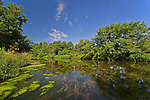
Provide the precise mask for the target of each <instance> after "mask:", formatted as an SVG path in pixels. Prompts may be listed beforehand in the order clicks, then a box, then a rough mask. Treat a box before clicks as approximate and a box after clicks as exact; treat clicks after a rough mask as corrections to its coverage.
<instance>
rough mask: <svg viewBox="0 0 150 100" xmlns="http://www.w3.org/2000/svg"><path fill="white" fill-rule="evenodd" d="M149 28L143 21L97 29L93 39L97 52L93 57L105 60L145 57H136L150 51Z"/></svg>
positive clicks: (141, 58)
mask: <svg viewBox="0 0 150 100" xmlns="http://www.w3.org/2000/svg"><path fill="white" fill-rule="evenodd" d="M149 31H150V28H149V27H147V26H146V24H145V23H144V22H142V23H140V22H130V23H123V24H112V25H110V26H109V25H107V26H106V27H102V28H100V29H99V30H98V31H97V35H96V37H95V39H94V42H95V48H96V49H97V52H96V53H95V55H94V59H107V60H112V59H115V60H123V59H126V60H129V58H130V57H131V56H132V57H131V58H133V59H135V60H139V59H140V61H142V60H144V59H145V58H143V57H142V56H141V57H137V56H139V55H145V54H146V53H148V52H149V51H150V49H149V48H150V36H149Z"/></svg>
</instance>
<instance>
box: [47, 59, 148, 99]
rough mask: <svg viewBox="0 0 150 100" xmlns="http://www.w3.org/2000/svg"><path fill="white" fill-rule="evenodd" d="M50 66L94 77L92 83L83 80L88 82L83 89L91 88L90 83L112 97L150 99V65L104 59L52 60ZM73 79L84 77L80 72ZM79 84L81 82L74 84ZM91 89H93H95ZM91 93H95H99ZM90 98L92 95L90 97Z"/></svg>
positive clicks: (51, 69)
mask: <svg viewBox="0 0 150 100" xmlns="http://www.w3.org/2000/svg"><path fill="white" fill-rule="evenodd" d="M47 65H48V66H49V70H50V71H54V72H55V71H60V72H61V73H63V74H66V73H70V74H71V73H72V74H73V73H74V72H73V71H74V69H75V70H76V71H78V72H79V73H80V75H83V76H84V75H86V76H90V78H91V79H89V80H90V81H91V83H92V84H91V85H89V83H88V82H89V81H88V82H87V81H86V80H84V81H83V83H82V82H80V83H82V84H84V85H83V86H82V85H80V89H81V87H85V86H86V88H87V86H92V85H94V86H96V87H94V86H92V88H93V89H94V88H98V90H99V93H100V94H103V95H105V96H106V97H109V99H114V98H115V99H119V100H120V99H132V100H138V99H139V100H141V99H142V100H143V99H144V100H147V99H148V98H150V92H149V91H148V88H150V73H149V72H150V69H148V66H149V65H148V64H146V65H144V64H143V63H138V64H135V63H133V62H101V61H71V62H65V61H56V62H55V61H51V63H48V64H47ZM52 66H53V67H52ZM83 76H82V77H83ZM72 78H73V79H76V80H79V79H81V77H80V78H79V79H78V78H77V74H75V75H74V76H72ZM84 79H86V78H84ZM87 79H88V78H87ZM69 80H71V79H68V80H66V81H67V82H68V81H69ZM81 80H83V79H81ZM93 83H96V85H95V84H93ZM66 84H68V83H66ZM76 86H78V85H75V86H74V87H76ZM81 90H82V89H81ZM83 90H86V89H83ZM86 91H88V90H86ZM89 91H92V92H93V90H92V89H91V90H89ZM95 92H97V91H95ZM89 94H92V95H93V94H95V93H89ZM80 95H83V93H80ZM87 97H88V98H90V96H87ZM91 98H93V97H91ZM99 99H100V98H99Z"/></svg>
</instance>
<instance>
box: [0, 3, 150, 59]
mask: <svg viewBox="0 0 150 100" xmlns="http://www.w3.org/2000/svg"><path fill="white" fill-rule="evenodd" d="M22 11H23V7H21V6H19V7H18V6H16V4H15V3H14V4H13V3H7V6H6V7H5V6H4V5H3V1H0V47H1V48H5V49H6V50H8V49H10V48H9V47H10V45H11V46H14V47H17V48H19V50H18V52H25V51H26V52H30V53H31V54H33V56H34V57H36V58H42V59H47V60H48V59H82V60H92V59H94V60H133V61H150V27H148V26H147V25H146V23H145V22H140V21H135V22H129V23H127V22H125V23H119V24H111V25H107V26H105V27H101V28H100V29H99V30H97V31H96V32H97V33H96V35H95V37H94V38H92V39H91V40H88V39H86V40H83V39H81V40H80V41H79V43H77V44H75V45H74V44H73V43H72V42H68V43H67V42H65V41H63V42H61V41H54V42H53V43H46V42H41V43H34V44H32V45H31V43H32V42H31V41H30V40H29V39H28V38H27V36H25V35H24V33H23V30H22V25H23V23H26V22H27V19H26V17H25V16H24V14H23V12H22Z"/></svg>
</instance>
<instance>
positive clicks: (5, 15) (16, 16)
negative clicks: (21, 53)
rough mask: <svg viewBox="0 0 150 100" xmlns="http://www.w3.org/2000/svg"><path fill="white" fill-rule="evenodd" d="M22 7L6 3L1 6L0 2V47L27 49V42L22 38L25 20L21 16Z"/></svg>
mask: <svg viewBox="0 0 150 100" xmlns="http://www.w3.org/2000/svg"><path fill="white" fill-rule="evenodd" d="M22 11H23V7H21V6H19V7H18V6H17V5H16V3H14V4H13V3H7V6H6V7H5V6H3V1H0V47H5V48H6V49H8V48H9V45H13V46H17V47H19V48H22V49H23V47H22V45H25V47H27V48H28V46H29V40H28V39H27V38H26V36H24V35H23V34H24V33H23V30H22V25H23V23H26V21H27V19H26V17H25V16H24V14H23V12H22Z"/></svg>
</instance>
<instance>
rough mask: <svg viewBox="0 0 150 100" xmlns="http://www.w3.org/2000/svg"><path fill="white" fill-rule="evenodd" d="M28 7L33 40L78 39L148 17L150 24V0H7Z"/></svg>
mask: <svg viewBox="0 0 150 100" xmlns="http://www.w3.org/2000/svg"><path fill="white" fill-rule="evenodd" d="M3 1H4V2H5V3H4V5H6V2H13V3H16V4H17V5H21V6H22V7H24V10H23V13H24V14H25V16H26V17H27V19H28V22H27V24H24V25H23V30H24V32H25V35H27V36H28V37H29V38H30V39H31V40H32V41H33V42H36V43H39V42H44V41H46V42H53V41H55V40H61V41H66V42H69V41H72V42H73V43H78V42H79V40H80V39H91V38H93V37H94V36H95V34H96V31H97V30H98V29H99V28H101V27H103V26H106V25H110V24H117V23H123V22H130V21H145V22H146V23H147V24H148V26H150V12H149V11H150V6H149V5H150V0H3Z"/></svg>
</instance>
